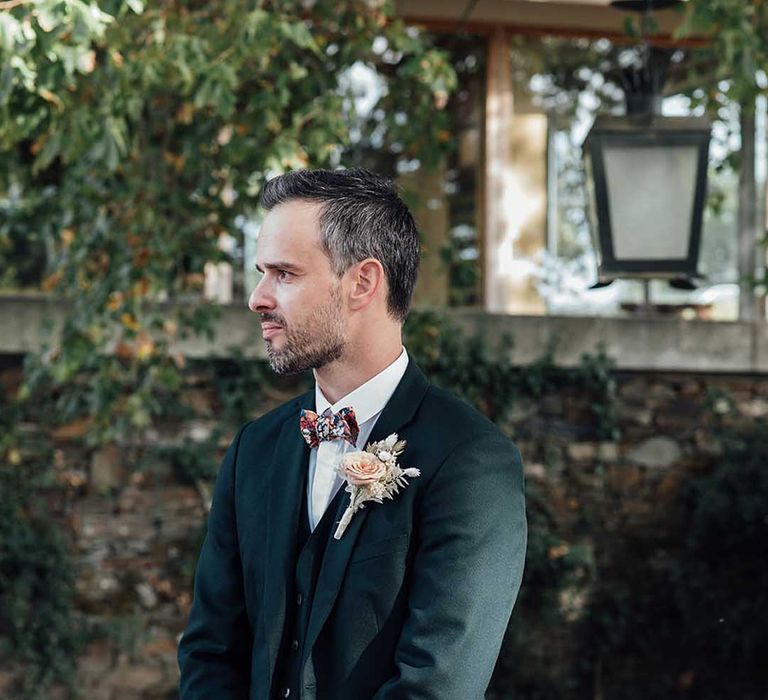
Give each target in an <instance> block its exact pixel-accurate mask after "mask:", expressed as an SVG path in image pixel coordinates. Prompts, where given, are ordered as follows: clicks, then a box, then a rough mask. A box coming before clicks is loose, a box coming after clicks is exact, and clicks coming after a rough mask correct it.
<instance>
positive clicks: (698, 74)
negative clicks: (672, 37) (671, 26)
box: [677, 0, 768, 111]
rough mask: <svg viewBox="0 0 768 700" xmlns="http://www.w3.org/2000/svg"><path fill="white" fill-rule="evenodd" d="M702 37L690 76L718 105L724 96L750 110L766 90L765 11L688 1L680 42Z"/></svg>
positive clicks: (727, 1) (728, 2)
mask: <svg viewBox="0 0 768 700" xmlns="http://www.w3.org/2000/svg"><path fill="white" fill-rule="evenodd" d="M691 35H694V36H704V37H706V40H707V44H706V45H705V46H703V47H702V48H699V49H697V50H695V51H694V52H693V58H694V62H693V65H692V67H691V74H692V75H691V77H695V80H696V81H698V82H699V84H700V85H701V86H706V90H707V99H708V100H709V101H710V102H711V103H714V104H715V105H717V103H718V101H719V100H720V98H719V95H720V94H722V96H723V97H725V99H727V100H730V101H733V102H735V103H736V104H739V105H741V106H742V108H744V109H747V110H748V111H752V110H754V106H755V98H756V97H757V96H758V95H760V94H765V92H766V89H768V79H766V74H765V69H766V66H768V6H767V5H766V4H765V2H763V0H688V2H686V4H685V6H684V15H683V22H682V24H681V26H680V28H679V29H678V31H677V36H678V37H688V36H691Z"/></svg>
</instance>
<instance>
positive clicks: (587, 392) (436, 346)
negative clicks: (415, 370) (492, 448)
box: [404, 311, 619, 440]
mask: <svg viewBox="0 0 768 700" xmlns="http://www.w3.org/2000/svg"><path fill="white" fill-rule="evenodd" d="M404 338H405V340H404V342H405V344H406V345H407V347H408V350H409V351H410V352H411V353H413V355H414V357H415V358H416V360H417V362H418V363H419V365H420V366H421V367H422V368H423V369H424V371H425V372H426V374H427V375H428V376H429V377H431V378H432V380H433V381H434V382H435V383H436V384H438V385H439V386H442V387H444V388H446V389H448V390H450V391H452V392H454V393H456V394H458V395H459V396H461V397H462V398H464V399H465V400H466V401H467V402H468V403H470V404H472V405H473V406H475V408H477V409H478V410H479V411H481V412H482V413H485V414H486V415H487V416H488V417H489V418H490V419H491V420H493V421H496V422H503V421H504V420H505V419H506V418H507V416H508V415H509V413H510V411H511V410H512V409H513V407H514V405H515V403H516V402H517V401H518V400H519V399H521V398H532V399H539V398H541V397H542V396H544V395H545V394H547V393H550V394H554V393H557V392H558V391H559V390H561V389H563V388H565V387H569V388H573V389H575V390H576V391H578V392H579V393H580V394H582V395H583V396H585V397H588V398H589V402H590V409H591V412H592V417H593V419H594V421H593V423H594V426H595V437H597V438H600V439H606V440H615V439H618V437H619V431H618V416H617V411H616V382H615V379H614V376H613V372H614V363H613V361H612V360H611V359H610V358H609V357H608V356H607V355H606V354H605V352H604V351H602V350H601V351H600V352H598V353H597V354H596V355H587V354H585V355H584V356H583V357H582V359H581V363H580V364H579V366H578V367H575V368H562V367H557V366H556V365H555V360H554V353H555V350H556V340H554V339H553V341H552V343H551V344H550V347H549V348H548V349H547V351H546V352H545V353H544V354H543V355H542V356H541V357H540V358H539V359H537V360H535V361H534V362H531V363H529V364H527V365H524V366H520V365H518V364H515V363H514V360H513V353H512V352H511V350H512V348H513V347H514V341H513V339H512V337H511V336H509V335H504V336H503V337H501V338H498V339H497V340H495V341H494V345H491V344H490V343H489V340H490V338H489V337H488V336H487V335H484V334H483V332H482V329H481V332H480V333H478V334H473V335H468V334H467V333H464V332H462V330H461V328H460V327H457V326H456V324H455V323H453V322H451V321H450V320H449V319H448V317H447V316H445V315H444V314H440V313H438V312H434V311H422V312H412V313H411V314H409V316H408V318H407V320H406V323H405V327H404ZM494 348H495V349H494Z"/></svg>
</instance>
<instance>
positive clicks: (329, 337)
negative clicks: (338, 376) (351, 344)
mask: <svg viewBox="0 0 768 700" xmlns="http://www.w3.org/2000/svg"><path fill="white" fill-rule="evenodd" d="M262 318H263V320H265V321H274V323H279V324H280V325H281V326H282V327H283V335H284V340H283V347H282V348H281V349H280V350H277V349H276V348H275V346H274V344H273V343H272V342H271V341H269V340H267V341H266V350H267V358H268V360H269V366H270V367H271V368H272V371H273V372H275V373H276V374H298V373H300V372H304V371H306V370H308V369H317V368H319V367H323V366H324V365H327V364H328V363H329V362H333V361H334V360H338V359H339V358H340V357H341V356H342V355H343V353H344V350H345V348H346V346H347V337H346V330H347V328H346V323H345V321H344V315H343V313H342V303H341V285H335V286H334V287H333V288H332V289H331V298H330V299H329V300H328V303H326V304H324V305H322V306H317V307H315V309H314V310H313V311H312V314H311V315H310V316H309V318H307V320H306V321H305V322H304V323H302V324H301V325H295V326H289V325H286V324H284V323H283V322H282V321H281V320H280V319H276V318H270V317H269V315H268V314H267V315H264V316H262Z"/></svg>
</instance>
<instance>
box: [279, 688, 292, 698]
mask: <svg viewBox="0 0 768 700" xmlns="http://www.w3.org/2000/svg"><path fill="white" fill-rule="evenodd" d="M280 694H281V695H282V696H283V697H284V698H287V697H288V696H289V695H290V694H291V689H290V688H283V692H282V693H280Z"/></svg>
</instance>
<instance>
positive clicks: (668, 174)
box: [603, 145, 699, 260]
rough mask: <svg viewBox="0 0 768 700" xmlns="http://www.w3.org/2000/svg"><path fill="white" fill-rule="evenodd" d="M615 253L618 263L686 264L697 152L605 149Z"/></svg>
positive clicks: (686, 148)
mask: <svg viewBox="0 0 768 700" xmlns="http://www.w3.org/2000/svg"><path fill="white" fill-rule="evenodd" d="M603 158H604V162H605V173H606V181H607V184H608V206H609V212H610V217H611V230H612V233H613V253H614V256H615V257H616V258H617V259H619V260H632V259H639V260H654V259H664V260H670V259H685V258H686V257H687V256H688V249H689V242H690V235H691V218H692V216H693V207H694V197H695V194H696V188H695V185H696V172H697V166H698V159H699V148H698V146H696V145H684V146H669V145H665V146H663V147H661V146H617V145H606V147H605V150H604V153H603Z"/></svg>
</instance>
